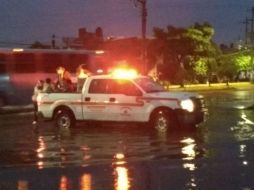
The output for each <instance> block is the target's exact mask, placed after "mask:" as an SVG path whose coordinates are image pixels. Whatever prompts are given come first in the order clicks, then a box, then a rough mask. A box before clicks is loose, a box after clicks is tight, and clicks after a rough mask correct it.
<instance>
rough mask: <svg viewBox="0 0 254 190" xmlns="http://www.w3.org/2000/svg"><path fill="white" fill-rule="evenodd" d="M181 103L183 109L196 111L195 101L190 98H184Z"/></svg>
mask: <svg viewBox="0 0 254 190" xmlns="http://www.w3.org/2000/svg"><path fill="white" fill-rule="evenodd" d="M180 105H181V107H182V109H184V110H187V111H188V112H193V111H194V103H193V101H192V100H190V99H187V100H182V101H181V103H180Z"/></svg>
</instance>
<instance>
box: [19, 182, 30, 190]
mask: <svg viewBox="0 0 254 190" xmlns="http://www.w3.org/2000/svg"><path fill="white" fill-rule="evenodd" d="M28 189H29V188H28V181H25V180H19V181H18V190H28Z"/></svg>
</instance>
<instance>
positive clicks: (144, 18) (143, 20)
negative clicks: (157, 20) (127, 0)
mask: <svg viewBox="0 0 254 190" xmlns="http://www.w3.org/2000/svg"><path fill="white" fill-rule="evenodd" d="M132 1H133V2H134V5H135V6H138V5H140V8H141V27H142V28H141V31H142V61H143V72H144V73H146V72H147V60H146V58H147V56H146V54H147V51H146V25H147V7H146V6H147V0H132Z"/></svg>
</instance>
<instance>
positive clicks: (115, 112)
mask: <svg viewBox="0 0 254 190" xmlns="http://www.w3.org/2000/svg"><path fill="white" fill-rule="evenodd" d="M140 96H142V92H141V91H140V90H139V89H138V88H137V87H136V86H135V84H133V83H132V82H131V81H130V80H123V79H121V80H118V79H93V80H92V81H91V84H90V87H89V90H88V96H87V97H84V98H85V103H84V108H83V109H84V118H85V119H86V118H90V119H94V120H105V121H142V119H143V118H144V117H143V116H142V114H144V103H143V102H142V101H138V100H139V98H138V97H140Z"/></svg>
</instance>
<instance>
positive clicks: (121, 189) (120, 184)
mask: <svg viewBox="0 0 254 190" xmlns="http://www.w3.org/2000/svg"><path fill="white" fill-rule="evenodd" d="M115 170H116V173H117V181H116V184H115V186H116V190H127V189H129V187H130V184H129V179H128V170H127V168H125V167H116V169H115Z"/></svg>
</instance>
